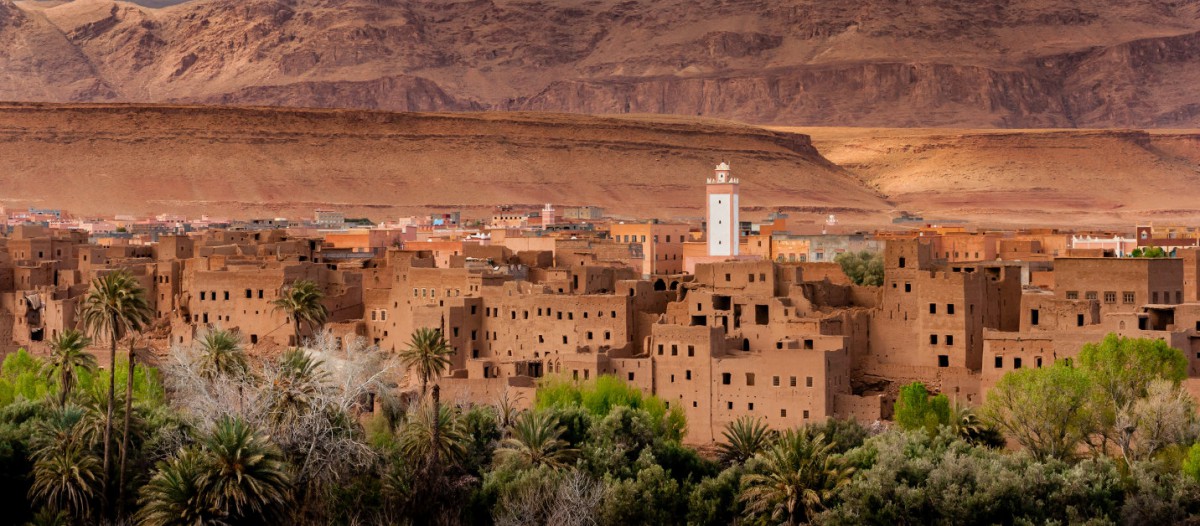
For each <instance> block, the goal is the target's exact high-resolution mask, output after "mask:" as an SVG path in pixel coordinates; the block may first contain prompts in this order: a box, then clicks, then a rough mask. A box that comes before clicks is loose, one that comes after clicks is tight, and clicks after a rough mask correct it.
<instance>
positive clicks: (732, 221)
mask: <svg viewBox="0 0 1200 526" xmlns="http://www.w3.org/2000/svg"><path fill="white" fill-rule="evenodd" d="M738 241H739V240H738V180H737V179H735V178H733V177H731V176H730V175H729V163H721V164H718V165H717V168H716V170H715V174H714V176H713V177H711V178H709V179H708V255H710V256H736V255H738Z"/></svg>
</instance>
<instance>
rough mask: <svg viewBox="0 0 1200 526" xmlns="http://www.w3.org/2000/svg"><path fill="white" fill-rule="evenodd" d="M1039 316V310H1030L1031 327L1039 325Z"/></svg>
mask: <svg viewBox="0 0 1200 526" xmlns="http://www.w3.org/2000/svg"><path fill="white" fill-rule="evenodd" d="M1038 314H1039V313H1038V310H1037V309H1030V310H1029V324H1030V325H1037V324H1038Z"/></svg>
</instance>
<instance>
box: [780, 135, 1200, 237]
mask: <svg viewBox="0 0 1200 526" xmlns="http://www.w3.org/2000/svg"><path fill="white" fill-rule="evenodd" d="M779 130H780V131H792V132H798V133H806V134H810V135H811V136H812V138H813V144H814V145H815V146H816V147H817V149H818V150H819V151H820V152H821V153H822V154H823V155H824V156H825V157H826V158H828V159H829V160H831V161H833V162H834V163H837V164H838V165H839V166H841V167H843V168H845V169H846V170H848V171H850V172H851V173H854V174H856V175H858V176H859V177H860V178H861V180H862V181H863V182H864V183H865V184H867V185H868V186H870V187H872V188H874V189H876V190H878V191H879V192H880V193H881V194H883V195H886V196H887V197H888V198H889V199H890V200H891V201H893V202H894V203H895V204H896V206H897V207H898V208H901V209H906V210H909V211H912V212H915V213H919V214H924V215H926V216H927V217H930V218H962V219H972V220H975V221H984V222H992V223H1007V224H1031V225H1033V224H1050V225H1063V224H1111V225H1125V226H1128V225H1131V224H1134V223H1137V222H1141V223H1144V222H1147V221H1159V222H1173V221H1184V222H1187V223H1188V224H1192V223H1195V222H1196V221H1198V220H1200V204H1197V203H1200V132H1197V131H1195V130H1191V131H1176V130H1158V131H1151V132H1146V131H1137V130H1123V131H1118V130H1112V131H1110V130H1010V131H997V130H947V129H864V128H779Z"/></svg>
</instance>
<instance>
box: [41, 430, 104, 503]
mask: <svg viewBox="0 0 1200 526" xmlns="http://www.w3.org/2000/svg"><path fill="white" fill-rule="evenodd" d="M82 419H83V411H82V410H80V409H79V408H77V407H71V406H64V407H62V408H60V409H58V410H56V411H55V412H54V413H53V414H51V415H50V417H49V419H47V420H45V421H42V422H39V423H38V424H36V427H37V430H36V431H35V434H34V437H33V440H32V443H31V446H32V447H33V461H34V464H33V473H32V474H33V485H32V486H31V487H30V488H29V497H30V498H31V499H33V500H36V501H39V502H41V503H42V504H44V505H45V506H46V507H47V508H50V509H59V510H64V511H66V512H67V513H68V514H69V515H70V516H71V517H73V518H75V519H76V520H78V521H79V522H81V523H82V522H85V521H86V520H87V519H88V518H89V517H90V516H91V512H92V503H93V502H94V501H95V500H96V497H98V496H100V491H101V484H102V482H101V478H102V473H101V471H100V469H101V465H100V459H99V458H97V457H96V454H95V453H94V452H93V451H92V447H91V444H90V443H89V442H88V440H87V435H86V434H85V432H84V430H83V426H82V425H81V422H82Z"/></svg>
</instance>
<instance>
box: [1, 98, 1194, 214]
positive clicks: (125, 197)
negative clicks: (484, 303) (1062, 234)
mask: <svg viewBox="0 0 1200 526" xmlns="http://www.w3.org/2000/svg"><path fill="white" fill-rule="evenodd" d="M719 161H729V162H730V163H731V164H732V165H733V169H734V174H735V175H736V176H737V177H738V178H739V179H740V180H741V183H742V199H741V203H742V209H743V217H746V218H747V219H759V218H762V217H763V216H765V215H766V214H767V213H769V212H774V211H777V210H782V211H784V212H787V213H788V214H789V215H790V216H791V221H792V222H793V223H804V222H819V221H821V220H823V219H825V216H826V215H828V214H836V215H837V217H838V219H839V221H840V222H842V223H843V224H845V225H850V226H866V227H878V226H885V225H890V223H891V220H892V219H893V218H894V217H897V216H898V215H899V214H900V212H901V211H905V212H909V213H911V214H914V215H918V216H922V217H925V218H926V222H930V223H941V222H946V221H953V220H966V221H971V222H973V223H975V224H980V225H984V226H1115V227H1126V228H1127V227H1129V226H1130V225H1131V224H1134V223H1138V222H1145V221H1155V222H1158V223H1164V224H1171V223H1179V224H1191V223H1193V222H1194V221H1195V218H1196V217H1197V216H1200V205H1197V204H1196V203H1200V132H1194V131H1193V132H1187V131H1173V130H1154V131H1142V130H994V129H993V130H966V129H946V128H939V129H871V128H762V127H758V126H751V125H745V124H737V123H731V122H726V121H718V120H712V119H704V118H696V117H673V116H653V115H630V116H609V117H597V116H586V115H572V114H546V113H501V112H471V113H387V112H378V111H363V110H324V109H286V108H221V107H209V106H203V107H200V106H157V105H156V106H144V105H126V104H67V105H59V104H31V103H9V104H0V188H4V193H3V196H0V206H7V207H9V208H13V209H22V208H26V207H30V206H35V207H39V208H65V209H67V210H69V211H71V212H74V213H76V214H81V215H92V214H97V215H114V214H152V213H163V212H169V213H180V214H186V215H190V216H199V215H201V214H209V215H216V216H228V217H235V218H255V217H258V218H261V217H276V216H286V217H307V216H309V215H311V213H312V210H313V209H315V208H324V207H335V208H338V209H340V210H343V211H345V212H346V213H348V214H351V215H355V216H365V217H370V218H372V219H375V220H383V219H385V218H389V217H396V216H399V215H409V214H425V213H431V212H447V211H454V210H459V211H462V212H463V213H464V214H465V215H466V216H468V217H475V218H478V217H486V216H490V215H491V213H492V212H493V210H495V207H497V206H501V205H516V206H519V207H524V208H528V209H533V208H540V207H541V205H542V204H543V203H553V204H554V205H555V206H556V207H559V208H562V207H566V206H576V205H595V206H601V207H604V208H605V209H607V210H608V211H609V212H610V213H613V214H616V215H618V216H622V217H628V218H647V217H659V218H662V219H671V218H678V219H689V218H698V217H701V216H702V215H703V213H704V181H705V178H707V177H708V176H709V175H711V173H712V172H711V170H712V168H713V165H714V164H716V163H717V162H719ZM47 182H52V185H50V186H47Z"/></svg>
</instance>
